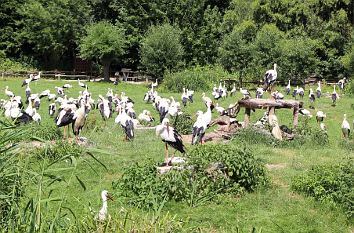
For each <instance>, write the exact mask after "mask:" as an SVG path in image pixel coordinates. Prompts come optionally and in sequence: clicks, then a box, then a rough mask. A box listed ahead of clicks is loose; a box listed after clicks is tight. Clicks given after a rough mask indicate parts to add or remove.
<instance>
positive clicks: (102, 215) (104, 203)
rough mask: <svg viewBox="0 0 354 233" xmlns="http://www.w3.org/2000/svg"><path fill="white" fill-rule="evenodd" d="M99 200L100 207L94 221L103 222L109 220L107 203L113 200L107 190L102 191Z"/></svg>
mask: <svg viewBox="0 0 354 233" xmlns="http://www.w3.org/2000/svg"><path fill="white" fill-rule="evenodd" d="M101 198H102V207H101V209H100V211H99V212H98V214H97V216H96V219H97V220H99V221H105V220H106V219H107V218H109V214H108V204H107V201H108V200H113V199H112V197H111V196H110V195H109V193H108V191H107V190H103V191H102V192H101Z"/></svg>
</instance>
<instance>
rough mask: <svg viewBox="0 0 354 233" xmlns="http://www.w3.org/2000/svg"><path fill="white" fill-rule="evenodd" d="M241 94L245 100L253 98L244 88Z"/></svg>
mask: <svg viewBox="0 0 354 233" xmlns="http://www.w3.org/2000/svg"><path fill="white" fill-rule="evenodd" d="M240 92H241V94H242V95H243V98H244V99H249V98H250V97H251V94H250V92H249V91H248V90H247V89H242V87H240Z"/></svg>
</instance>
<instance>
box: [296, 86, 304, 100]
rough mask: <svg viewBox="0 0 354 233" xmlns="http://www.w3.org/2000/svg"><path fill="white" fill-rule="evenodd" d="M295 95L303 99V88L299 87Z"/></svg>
mask: <svg viewBox="0 0 354 233" xmlns="http://www.w3.org/2000/svg"><path fill="white" fill-rule="evenodd" d="M297 93H298V94H299V96H300V98H301V99H303V98H304V95H305V91H304V88H302V87H300V88H299V89H298V90H297Z"/></svg>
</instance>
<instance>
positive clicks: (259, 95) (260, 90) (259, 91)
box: [256, 87, 264, 99]
mask: <svg viewBox="0 0 354 233" xmlns="http://www.w3.org/2000/svg"><path fill="white" fill-rule="evenodd" d="M263 94H264V90H263V88H262V87H258V88H257V90H256V99H262V98H263Z"/></svg>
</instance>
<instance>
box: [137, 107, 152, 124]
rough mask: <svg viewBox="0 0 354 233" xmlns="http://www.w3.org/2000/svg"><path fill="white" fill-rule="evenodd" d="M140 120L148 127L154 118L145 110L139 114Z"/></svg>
mask: <svg viewBox="0 0 354 233" xmlns="http://www.w3.org/2000/svg"><path fill="white" fill-rule="evenodd" d="M138 120H139V121H140V122H145V123H147V124H148V125H150V124H151V123H152V122H153V121H154V118H153V117H152V116H151V113H150V111H148V110H143V112H142V113H140V114H139V116H138Z"/></svg>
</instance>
